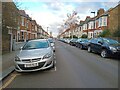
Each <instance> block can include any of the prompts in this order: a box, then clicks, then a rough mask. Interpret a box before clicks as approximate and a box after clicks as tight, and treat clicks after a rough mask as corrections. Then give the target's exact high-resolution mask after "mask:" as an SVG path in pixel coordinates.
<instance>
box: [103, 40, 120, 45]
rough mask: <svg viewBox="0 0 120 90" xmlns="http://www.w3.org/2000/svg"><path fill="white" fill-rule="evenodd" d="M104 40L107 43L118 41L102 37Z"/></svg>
mask: <svg viewBox="0 0 120 90" xmlns="http://www.w3.org/2000/svg"><path fill="white" fill-rule="evenodd" d="M104 42H105V43H108V44H117V43H118V41H116V40H113V39H104Z"/></svg>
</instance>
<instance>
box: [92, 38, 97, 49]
mask: <svg viewBox="0 0 120 90" xmlns="http://www.w3.org/2000/svg"><path fill="white" fill-rule="evenodd" d="M96 44H97V39H96V38H94V39H92V40H91V43H90V46H91V49H92V50H93V51H96Z"/></svg>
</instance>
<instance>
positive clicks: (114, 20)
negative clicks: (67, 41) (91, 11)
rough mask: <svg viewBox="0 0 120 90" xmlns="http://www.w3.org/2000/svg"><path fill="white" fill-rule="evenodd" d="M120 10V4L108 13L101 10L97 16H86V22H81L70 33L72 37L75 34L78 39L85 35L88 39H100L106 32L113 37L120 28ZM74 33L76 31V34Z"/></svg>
mask: <svg viewBox="0 0 120 90" xmlns="http://www.w3.org/2000/svg"><path fill="white" fill-rule="evenodd" d="M119 10H120V4H118V5H117V6H116V7H114V8H110V9H109V10H107V11H105V10H104V9H103V8H100V9H99V10H98V11H97V16H94V17H90V16H86V19H85V20H84V21H83V20H80V23H79V25H76V27H75V28H74V30H72V29H71V30H69V33H72V35H74V34H75V35H76V36H77V37H78V38H80V37H81V36H82V35H83V34H86V35H87V36H88V38H94V37H98V36H99V35H100V34H101V33H102V32H103V31H104V30H109V31H110V33H111V36H112V35H113V34H114V33H115V32H116V31H118V29H119V28H120V24H119V21H120V20H119V19H120V15H119V13H120V11H119ZM73 31H75V33H74V32H73ZM66 32H68V30H66V31H64V32H63V33H62V34H61V35H59V37H63V35H64V34H65V33H66ZM65 36H66V34H65ZM69 36H70V35H67V36H66V37H69Z"/></svg>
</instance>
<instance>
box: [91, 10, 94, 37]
mask: <svg viewBox="0 0 120 90" xmlns="http://www.w3.org/2000/svg"><path fill="white" fill-rule="evenodd" d="M91 13H93V14H94V30H95V12H91ZM94 30H93V38H94V37H95V36H94Z"/></svg>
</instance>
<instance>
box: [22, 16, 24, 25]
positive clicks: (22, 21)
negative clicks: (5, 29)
mask: <svg viewBox="0 0 120 90" xmlns="http://www.w3.org/2000/svg"><path fill="white" fill-rule="evenodd" d="M22 26H24V17H22Z"/></svg>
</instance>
